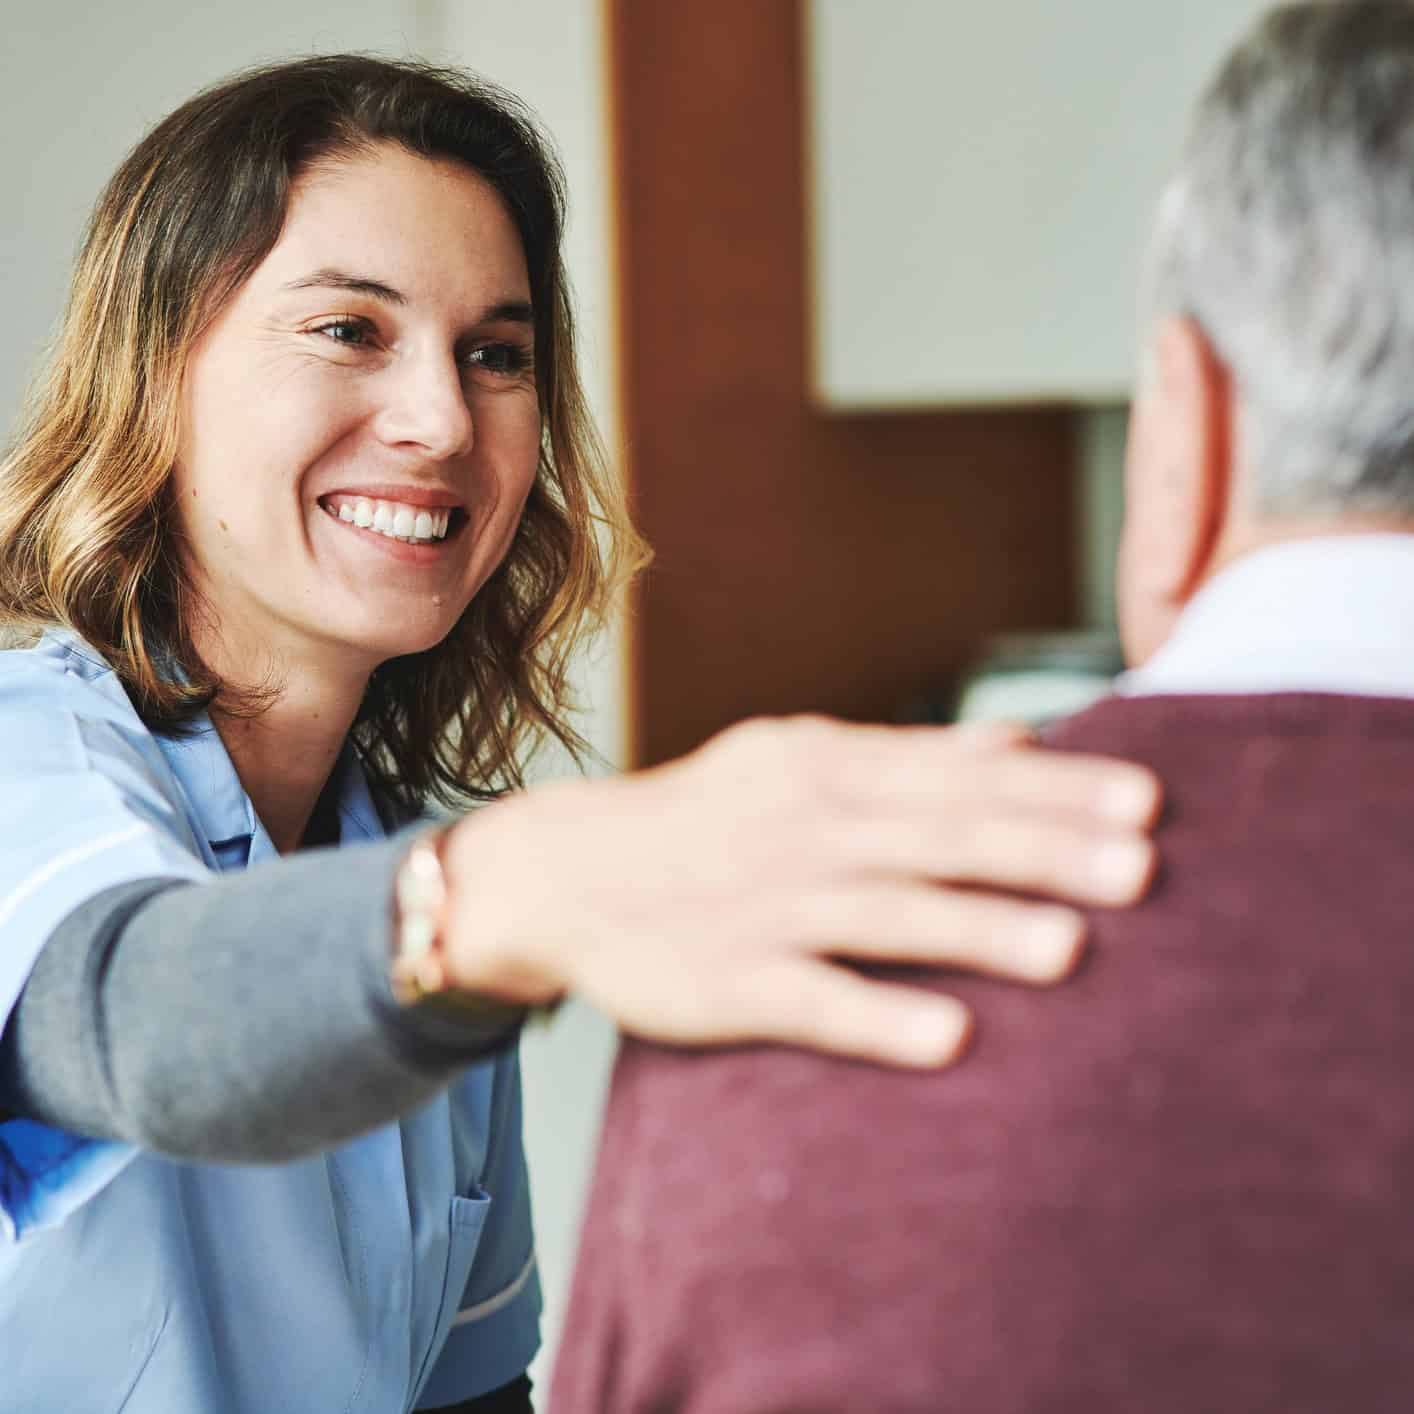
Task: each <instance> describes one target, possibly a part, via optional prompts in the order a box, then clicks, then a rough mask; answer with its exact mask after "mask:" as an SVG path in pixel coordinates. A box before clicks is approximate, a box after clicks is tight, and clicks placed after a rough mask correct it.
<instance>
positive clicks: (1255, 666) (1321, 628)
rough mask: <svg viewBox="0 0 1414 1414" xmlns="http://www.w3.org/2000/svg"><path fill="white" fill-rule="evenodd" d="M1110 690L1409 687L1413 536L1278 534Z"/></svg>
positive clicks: (1385, 691)
mask: <svg viewBox="0 0 1414 1414" xmlns="http://www.w3.org/2000/svg"><path fill="white" fill-rule="evenodd" d="M1115 691H1116V692H1118V693H1120V694H1122V695H1126V696H1153V695H1158V694H1182V693H1211V694H1216V693H1265V692H1336V693H1344V694H1348V695H1351V696H1360V697H1414V534H1407V535H1402V534H1378V535H1374V534H1352V535H1331V536H1322V537H1319V538H1312V539H1307V540H1289V541H1284V542H1282V543H1281V544H1278V545H1271V546H1267V547H1265V548H1263V549H1261V550H1256V551H1254V552H1253V553H1252V554H1250V555H1247V556H1244V557H1243V558H1242V559H1240V560H1237V561H1235V562H1234V563H1233V564H1232V565H1230V566H1228V567H1227V568H1226V569H1224V570H1222V571H1221V572H1220V573H1219V574H1217V575H1215V576H1214V578H1213V579H1212V581H1211V582H1210V583H1209V584H1207V585H1205V586H1204V587H1203V588H1202V589H1201V590H1200V591H1199V592H1198V593H1197V594H1196V595H1195V596H1194V598H1193V600H1192V602H1191V603H1190V604H1189V605H1188V607H1187V608H1186V609H1185V610H1184V611H1183V613H1182V615H1181V616H1180V617H1179V620H1178V624H1177V625H1176V627H1175V629H1174V631H1173V633H1172V634H1171V635H1170V636H1169V638H1168V640H1167V641H1166V642H1165V643H1164V644H1163V646H1162V647H1161V648H1160V649H1159V650H1158V652H1157V653H1155V654H1154V656H1153V657H1152V658H1150V660H1149V661H1148V662H1147V663H1145V664H1144V665H1143V666H1142V667H1140V668H1136V669H1134V670H1132V671H1130V672H1128V673H1125V674H1124V675H1123V676H1121V677H1120V678H1119V679H1118V681H1117V682H1116V683H1115Z"/></svg>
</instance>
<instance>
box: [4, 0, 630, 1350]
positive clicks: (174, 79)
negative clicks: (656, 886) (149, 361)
mask: <svg viewBox="0 0 1414 1414" xmlns="http://www.w3.org/2000/svg"><path fill="white" fill-rule="evenodd" d="M4 20H5V36H4V41H3V47H0V132H3V133H4V134H5V135H6V137H5V141H4V142H0V192H3V193H4V201H5V203H6V209H5V214H4V220H3V221H0V288H3V291H4V300H5V321H4V325H3V328H0V425H3V427H4V429H5V432H6V434H7V435H8V432H9V429H10V427H11V425H12V421H13V418H14V415H15V412H16V410H17V408H18V406H19V400H20V396H21V390H22V388H23V386H24V384H25V383H26V381H27V379H28V376H29V373H30V370H31V367H32V364H33V362H34V359H35V357H36V355H37V354H38V353H39V351H40V350H41V348H42V347H43V346H44V344H45V342H46V340H47V339H48V338H49V336H50V335H51V333H52V332H53V330H54V328H55V325H56V321H57V318H58V315H59V312H60V308H61V303H62V299H63V294H64V289H65V283H66V279H67V275H68V270H69V266H70V264H71V261H72V259H73V256H74V254H75V252H76V250H77V246H78V241H79V239H80V235H81V230H82V225H83V221H84V219H85V217H86V215H87V212H88V210H89V207H90V206H91V204H92V202H93V199H94V197H95V196H96V195H97V192H98V190H99V188H100V186H101V185H102V183H103V181H104V180H105V178H106V177H107V175H108V174H109V173H110V172H111V170H112V169H113V167H114V166H115V165H116V164H117V162H118V160H119V159H120V157H121V156H122V154H123V153H124V152H125V151H126V150H127V149H128V148H129V147H130V146H131V145H132V144H133V143H134V142H135V141H136V140H137V138H138V137H139V136H141V134H142V133H143V131H144V130H145V129H146V128H147V127H148V126H150V125H151V124H152V123H153V122H155V121H156V120H158V119H159V118H161V117H162V116H163V114H164V113H166V112H167V111H168V110H169V109H170V108H172V107H174V106H175V105H176V104H177V103H178V102H180V101H181V100H182V99H184V98H186V97H187V96H189V95H190V94H191V93H192V92H194V91H195V90H196V89H197V88H198V87H200V86H201V85H202V84H204V83H207V82H209V81H211V80H213V79H216V78H218V77H221V76H222V75H224V74H226V73H228V72H230V71H231V70H233V69H235V68H238V67H240V66H242V65H244V64H248V63H253V62H256V61H258V60H264V59H271V58H278V57H282V56H285V55H290V54H294V53H296V52H307V51H311V50H326V51H327V50H334V49H376V50H379V51H381V52H385V53H389V54H393V55H403V54H409V53H421V54H424V55H426V56H427V57H430V58H438V59H442V60H446V61H450V62H453V63H457V64H460V65H463V66H465V67H468V68H473V69H476V70H477V71H478V72H480V73H482V74H484V75H485V76H486V77H488V78H490V79H493V80H495V81H497V82H499V83H501V84H503V85H505V86H506V87H508V88H510V89H512V90H513V91H515V92H517V93H519V94H520V95H521V96H522V97H523V98H524V99H525V100H526V101H527V102H529V103H530V104H531V105H532V106H533V107H534V108H536V109H537V110H538V111H539V113H540V114H541V116H542V117H543V119H544V121H545V123H546V125H547V127H548V128H549V130H550V131H551V133H552V135H553V136H554V138H555V139H556V141H557V145H558V147H559V149H560V151H561V153H562V155H563V158H564V162H565V166H566V168H567V170H568V175H569V184H570V190H571V202H572V219H571V227H570V235H569V264H570V269H571V272H572V276H573V278H574V281H575V284H576V287H577V290H578V296H579V298H578V305H579V309H580V319H581V330H582V334H583V348H584V354H585V374H586V382H587V385H588V389H589V393H590V397H591V400H592V402H593V405H594V407H595V410H596V412H597V414H598V416H599V417H600V419H601V422H602V423H603V424H604V425H605V430H606V431H607V432H608V433H609V435H610V442H611V445H612V444H613V431H614V427H613V413H614V391H613V390H614V348H613V338H612V320H611V318H610V309H611V306H612V298H613V293H612V281H611V272H610V259H609V250H610V244H611V242H610V236H609V220H610V218H609V207H610V195H609V180H608V171H609V159H608V142H607V135H606V130H605V103H604V54H603V43H602V35H601V30H600V15H599V4H598V0H537V3H535V4H524V3H515V4H506V3H500V0H497V3H492V0H295V3H291V2H290V0H241V3H240V4H238V5H193V4H190V3H186V0H123V3H121V4H112V5H103V4H96V3H74V2H73V0H67V3H66V2H65V0H59V3H48V4H39V3H33V0H24V3H19V0H5V5H4ZM578 681H579V683H580V687H581V693H582V696H583V697H584V699H585V700H586V701H587V703H588V711H587V712H586V714H585V716H584V718H583V721H582V729H583V730H584V732H585V734H586V735H587V736H588V737H589V739H590V741H591V742H592V743H593V744H594V746H595V747H596V748H597V750H598V751H599V752H600V753H601V755H602V756H603V757H604V758H606V762H607V763H608V766H609V767H612V766H614V765H617V764H619V763H620V762H621V761H622V759H623V755H624V741H623V738H624V725H623V721H624V711H623V704H624V691H623V684H622V651H621V645H620V642H619V639H618V637H617V635H611V636H610V637H609V638H608V640H607V641H606V642H604V643H602V644H601V645H600V646H599V648H598V650H597V651H596V653H594V654H593V655H591V656H590V657H589V658H587V659H586V660H585V661H584V662H583V663H582V664H581V667H580V671H579V673H578ZM569 769H570V768H569V766H568V764H567V763H566V762H565V761H563V759H561V758H557V757H553V756H552V757H551V758H549V759H548V760H546V761H545V762H543V763H540V764H539V766H538V767H537V771H536V774H537V775H538V776H540V777H544V776H549V775H556V774H563V773H565V772H567V771H568V770H569ZM600 769H606V768H605V767H601V768H600ZM612 1052H613V1036H612V1032H611V1031H610V1028H609V1027H608V1026H607V1025H606V1024H605V1023H604V1022H603V1021H602V1019H600V1018H599V1017H597V1016H596V1015H594V1014H593V1013H591V1012H589V1011H588V1010H587V1009H585V1008H581V1007H578V1006H571V1007H569V1008H567V1009H566V1011H565V1012H564V1013H563V1014H562V1015H561V1016H560V1017H558V1018H557V1019H556V1021H555V1023H554V1025H553V1026H552V1027H550V1028H548V1029H547V1030H545V1031H539V1030H537V1031H536V1032H535V1033H534V1034H532V1035H531V1036H530V1037H528V1038H527V1040H526V1044H525V1071H526V1091H527V1147H528V1149H529V1152H530V1163H531V1170H532V1175H533V1178H532V1182H533V1187H534V1202H535V1208H536V1222H537V1228H538V1233H539V1245H540V1254H541V1268H542V1277H543V1280H544V1284H545V1288H546V1297H547V1310H546V1333H547V1350H546V1357H548V1355H549V1351H550V1346H551V1345H552V1344H553V1339H554V1335H555V1332H556V1330H557V1329H558V1326H559V1321H560V1316H561V1312H562V1309H563V1293H564V1289H565V1285H566V1282H567V1280H568V1275H569V1270H570V1265H571V1263H572V1260H573V1252H574V1244H575V1237H576V1230H577V1225H578V1219H579V1212H580V1205H581V1201H582V1194H583V1188H584V1184H585V1180H586V1178H587V1175H588V1171H589V1166H590V1164H591V1161H592V1157H593V1147H594V1142H595V1137H596V1134H597V1126H598V1120H599V1112H600V1106H601V1102H602V1096H603V1089H604V1083H605V1078H606V1076H607V1073H608V1069H609V1065H610V1061H611V1058H612ZM546 1357H542V1360H541V1361H540V1362H539V1363H538V1365H537V1371H536V1373H537V1375H541V1374H548V1358H546Z"/></svg>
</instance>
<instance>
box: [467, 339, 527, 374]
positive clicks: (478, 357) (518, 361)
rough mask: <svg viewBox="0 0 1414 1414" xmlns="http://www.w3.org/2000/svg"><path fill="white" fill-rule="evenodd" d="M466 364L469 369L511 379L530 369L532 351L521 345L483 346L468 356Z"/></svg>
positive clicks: (473, 350)
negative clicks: (481, 369) (481, 370)
mask: <svg viewBox="0 0 1414 1414" xmlns="http://www.w3.org/2000/svg"><path fill="white" fill-rule="evenodd" d="M465 362H466V365H467V367H468V368H484V369H486V370H487V371H488V372H490V373H499V374H502V375H503V376H506V377H511V376H514V375H515V374H518V373H524V372H526V370H527V369H529V367H530V349H529V348H528V347H522V346H521V345H519V344H482V345H481V346H480V347H479V348H474V349H472V350H471V351H470V352H469V353H468V354H467V356H466V360H465Z"/></svg>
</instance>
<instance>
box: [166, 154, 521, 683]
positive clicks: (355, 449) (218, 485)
mask: <svg viewBox="0 0 1414 1414" xmlns="http://www.w3.org/2000/svg"><path fill="white" fill-rule="evenodd" d="M532 334H533V330H532V324H531V309H530V282H529V279H528V276H527V273H526V266H525V256H524V253H523V251H522V249H521V244H520V239H519V237H518V235H517V232H516V229H515V226H514V224H513V223H512V221H511V218H510V216H509V215H508V213H507V212H506V210H505V208H504V206H503V205H502V203H501V200H500V198H499V197H498V196H497V194H496V193H495V191H494V190H493V189H492V188H491V187H490V186H489V185H488V184H487V183H486V182H484V181H483V180H482V179H481V178H479V177H477V176H476V175H474V174H473V173H471V172H470V171H468V170H467V169H466V168H464V167H461V166H459V165H457V164H455V163H452V162H446V161H440V160H436V161H434V160H429V159H427V158H423V157H417V156H414V155H412V154H410V153H408V152H406V151H405V150H404V149H402V148H400V147H396V146H394V145H391V144H386V145H383V146H380V147H378V148H376V149H374V151H373V152H372V154H364V155H361V156H358V157H355V158H350V159H348V160H345V161H339V162H336V163H329V164H325V165H323V166H320V167H316V168H314V169H311V170H310V171H309V172H308V173H306V174H304V175H303V176H302V177H301V178H300V180H299V181H297V182H296V184H295V186H294V190H293V191H292V193H291V196H290V201H289V207H288V210H287V212H286V218H285V224H284V228H283V230H282V231H281V234H280V238H279V240H278V241H277V242H276V244H275V246H274V248H273V249H272V250H271V251H270V253H269V255H267V256H266V258H265V259H264V261H262V263H261V264H260V265H259V267H258V268H257V269H256V270H255V272H254V273H253V274H252V275H251V277H250V278H249V279H248V280H247V281H246V283H245V284H244V285H243V286H242V287H241V288H240V290H239V291H238V292H237V293H236V294H235V295H234V296H233V297H232V298H231V300H230V301H229V302H228V303H227V304H226V306H225V307H224V308H223V309H222V310H221V311H220V313H219V314H218V315H217V316H216V318H215V319H214V320H213V321H212V323H211V325H210V326H209V327H208V328H207V330H206V331H205V332H204V333H203V335H202V337H201V338H200V340H199V341H198V343H197V344H196V346H195V348H194V349H193V350H192V352H191V355H190V358H189V362H188V366H187V373H186V378H185V382H184V386H183V423H182V440H181V450H180V454H179V457H178V462H177V465H176V468H175V470H174V484H175V491H176V494H177V504H178V506H179V508H180V510H179V514H180V521H181V526H182V529H183V531H184V533H185V537H186V541H187V552H186V553H187V559H188V565H189V569H190V572H191V573H192V575H193V577H194V579H195V581H196V584H197V586H198V588H199V589H200V590H201V592H202V594H203V596H204V598H205V600H206V603H207V605H208V606H209V608H210V609H211V610H212V611H213V613H212V615H211V618H212V619H213V620H214V622H215V624H216V625H217V626H218V632H219V641H220V654H219V656H218V657H217V658H216V659H215V660H212V659H211V658H210V657H209V656H208V661H213V666H214V665H215V663H216V662H219V663H220V664H221V667H222V669H223V670H224V671H225V672H226V673H227V674H229V673H231V672H232V671H239V670H240V668H241V666H242V662H241V661H240V660H241V658H242V656H243V655H244V656H246V657H250V656H251V655H254V654H256V653H259V654H260V655H261V656H262V657H264V655H265V654H266V653H268V652H269V651H271V650H273V652H274V653H275V654H276V655H277V656H278V658H279V659H280V660H282V661H284V662H285V663H287V664H289V665H291V666H293V665H295V664H298V663H300V662H311V663H313V662H315V661H318V660H323V661H327V662H329V663H330V664H337V665H338V668H339V669H340V670H344V669H347V670H354V671H359V672H365V671H371V669H372V668H373V667H375V666H377V664H378V663H380V662H383V661H385V660H386V659H388V658H391V657H395V656H397V655H399V654H403V653H412V652H417V651H420V650H422V649H426V648H430V647H432V646H433V645H434V644H436V643H438V642H439V641H440V640H441V639H442V638H443V637H445V635H446V634H447V633H448V632H449V631H450V629H451V628H452V626H453V625H454V624H455V623H456V621H457V619H458V617H459V616H460V615H461V613H462V611H463V610H464V609H465V608H466V606H467V604H468V603H469V602H470V600H471V598H472V596H473V595H474V594H475V593H476V592H477V590H478V589H479V588H480V587H481V586H482V585H483V584H484V583H485V582H486V579H487V577H488V576H489V575H490V574H491V573H492V571H493V570H494V569H495V568H496V566H497V565H498V564H499V563H500V562H501V560H502V558H503V557H504V556H505V554H506V552H507V550H508V549H509V548H510V544H511V541H512V538H513V537H514V534H515V530H516V525H517V523H518V521H519V519H520V515H521V511H522V508H523V506H524V504H525V498H526V495H527V494H528V492H529V490H530V487H531V484H532V482H533V480H534V477H535V471H536V464H537V460H538V454H539V445H540V410H539V405H538V400H537V394H536V386H535V376H534V370H533V368H532V351H533V338H532ZM444 528H445V529H444ZM198 641H200V642H204V640H203V639H201V637H200V635H199V640H198ZM232 655H234V656H235V658H236V659H237V661H236V662H232V661H230V659H231V657H232ZM248 666H249V667H250V668H251V669H252V670H253V671H257V672H258V671H260V670H261V668H262V667H263V664H262V663H257V662H250V663H249V664H248Z"/></svg>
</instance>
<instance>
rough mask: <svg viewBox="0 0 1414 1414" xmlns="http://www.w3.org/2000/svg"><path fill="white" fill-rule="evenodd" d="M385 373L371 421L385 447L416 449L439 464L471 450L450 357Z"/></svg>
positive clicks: (471, 435) (468, 420) (466, 410)
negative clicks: (375, 412)
mask: <svg viewBox="0 0 1414 1414" xmlns="http://www.w3.org/2000/svg"><path fill="white" fill-rule="evenodd" d="M389 373H390V374H391V376H390V377H389V379H388V382H387V383H385V385H384V387H383V390H382V391H383V395H384V398H383V404H382V407H381V408H380V409H379V411H378V415H377V418H376V420H375V426H376V428H377V431H378V435H379V436H380V437H381V438H382V439H383V440H384V441H385V442H387V443H389V444H390V445H407V444H415V445H416V446H418V447H420V448H421V449H422V451H423V453H424V454H425V455H426V456H428V457H430V458H432V459H435V460H438V461H445V460H448V459H450V458H452V457H458V456H465V455H466V454H467V453H468V452H469V451H471V448H472V446H473V444H474V442H475V436H476V433H475V429H474V427H473V426H472V417H471V408H470V407H469V406H468V404H467V397H466V388H465V387H464V386H463V382H462V373H461V368H460V366H459V365H458V364H457V362H456V360H455V359H454V358H452V357H451V356H450V355H448V356H447V357H445V358H437V359H433V358H424V359H419V360H414V361H409V362H407V363H405V364H403V365H402V366H400V367H399V368H398V369H396V371H394V370H389Z"/></svg>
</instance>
